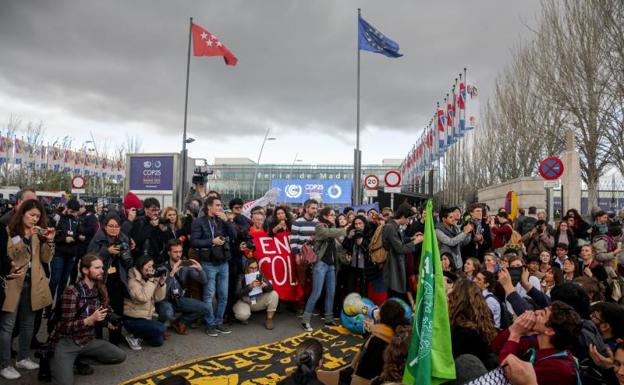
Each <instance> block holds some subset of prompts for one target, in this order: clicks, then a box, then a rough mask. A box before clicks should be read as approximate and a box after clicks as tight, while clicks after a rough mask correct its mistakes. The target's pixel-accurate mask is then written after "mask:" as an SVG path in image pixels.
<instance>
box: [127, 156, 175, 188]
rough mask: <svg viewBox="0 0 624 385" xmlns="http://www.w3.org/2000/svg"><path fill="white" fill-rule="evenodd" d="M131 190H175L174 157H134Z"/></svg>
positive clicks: (131, 163)
mask: <svg viewBox="0 0 624 385" xmlns="http://www.w3.org/2000/svg"><path fill="white" fill-rule="evenodd" d="M130 190H153V191H163V190H165V191H166V190H173V156H133V157H132V158H131V159H130Z"/></svg>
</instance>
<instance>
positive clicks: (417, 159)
mask: <svg viewBox="0 0 624 385" xmlns="http://www.w3.org/2000/svg"><path fill="white" fill-rule="evenodd" d="M465 74H466V73H465V72H464V76H463V79H462V76H461V75H460V77H459V79H455V83H454V84H453V86H452V88H451V91H450V93H448V94H447V97H446V98H444V102H443V103H442V104H440V103H438V104H437V107H436V108H435V111H434V113H433V114H432V117H431V119H430V120H429V123H428V124H427V125H426V126H425V128H424V129H423V131H422V133H421V134H420V137H419V138H418V140H416V143H414V145H413V146H412V149H411V150H410V151H409V152H408V153H407V155H406V156H405V159H404V160H403V162H402V163H401V166H400V168H399V172H400V173H401V176H402V179H403V180H404V181H405V184H409V185H412V184H415V183H416V181H417V180H418V179H419V178H421V177H422V176H423V175H424V173H425V172H426V171H428V170H430V169H431V168H432V167H433V166H434V162H437V161H438V160H440V159H441V158H443V157H444V156H445V154H446V152H447V151H448V150H450V149H451V147H453V146H454V145H455V144H457V143H459V142H460V141H461V140H462V139H463V138H464V136H465V135H466V133H467V132H468V131H470V130H472V129H474V128H475V127H476V126H477V123H478V121H479V108H480V106H479V88H478V87H477V85H476V83H475V82H474V81H472V80H471V81H467V79H466V75H465Z"/></svg>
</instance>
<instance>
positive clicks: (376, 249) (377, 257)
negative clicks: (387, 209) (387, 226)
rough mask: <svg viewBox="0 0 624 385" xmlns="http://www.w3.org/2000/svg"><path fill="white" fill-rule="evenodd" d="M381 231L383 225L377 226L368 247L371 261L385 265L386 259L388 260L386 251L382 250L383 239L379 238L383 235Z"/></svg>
mask: <svg viewBox="0 0 624 385" xmlns="http://www.w3.org/2000/svg"><path fill="white" fill-rule="evenodd" d="M383 229H384V226H383V225H379V226H377V228H376V229H375V233H374V234H373V237H372V238H371V241H370V244H369V246H368V251H369V253H370V258H371V260H372V261H373V262H375V263H378V264H382V263H385V262H386V258H388V251H387V250H386V249H384V247H383V239H382V237H381V236H382V234H383Z"/></svg>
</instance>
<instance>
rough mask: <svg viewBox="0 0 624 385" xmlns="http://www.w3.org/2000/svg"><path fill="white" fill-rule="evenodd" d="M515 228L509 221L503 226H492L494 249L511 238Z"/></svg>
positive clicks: (503, 244)
mask: <svg viewBox="0 0 624 385" xmlns="http://www.w3.org/2000/svg"><path fill="white" fill-rule="evenodd" d="M512 232H513V229H512V227H511V224H510V223H509V222H505V224H504V225H502V226H494V227H492V250H496V249H498V248H500V247H503V246H505V245H506V244H507V242H509V240H510V239H511V234H512Z"/></svg>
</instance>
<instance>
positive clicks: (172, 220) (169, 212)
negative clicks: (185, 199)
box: [158, 207, 191, 260]
mask: <svg viewBox="0 0 624 385" xmlns="http://www.w3.org/2000/svg"><path fill="white" fill-rule="evenodd" d="M158 227H160V230H161V231H162V232H163V234H162V237H163V238H162V241H163V242H164V245H163V251H162V255H163V257H164V259H165V260H168V259H169V256H168V250H167V244H168V242H169V241H170V240H172V239H179V240H180V241H181V242H182V244H184V243H186V242H188V241H189V235H190V230H191V228H190V227H187V228H185V227H184V226H183V225H182V219H181V218H180V215H178V210H176V209H175V208H174V207H167V208H165V209H164V210H163V212H162V215H161V216H160V220H159V222H158ZM182 251H184V247H183V248H182ZM183 255H184V256H186V254H183Z"/></svg>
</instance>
